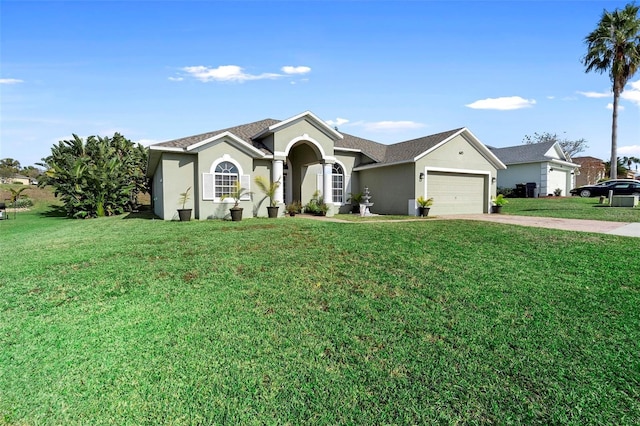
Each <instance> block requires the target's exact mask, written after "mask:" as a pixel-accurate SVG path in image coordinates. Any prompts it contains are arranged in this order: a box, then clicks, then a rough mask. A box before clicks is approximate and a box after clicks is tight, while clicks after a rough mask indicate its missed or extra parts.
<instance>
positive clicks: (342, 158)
mask: <svg viewBox="0 0 640 426" xmlns="http://www.w3.org/2000/svg"><path fill="white" fill-rule="evenodd" d="M336 160H337V161H338V162H339V163H340V165H341V166H342V167H343V168H344V173H345V189H344V203H342V205H341V206H336V209H337V210H338V212H339V213H348V212H350V211H351V201H347V200H349V198H350V197H351V194H352V193H353V194H355V193H358V192H363V191H364V187H361V186H360V174H359V173H358V172H356V173H354V172H353V168H354V167H355V166H356V164H358V163H359V162H360V154H359V153H356V152H354V153H350V152H338V153H336Z"/></svg>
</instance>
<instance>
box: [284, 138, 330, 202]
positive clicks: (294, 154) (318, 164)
mask: <svg viewBox="0 0 640 426" xmlns="http://www.w3.org/2000/svg"><path fill="white" fill-rule="evenodd" d="M287 148H288V149H287V152H286V160H285V166H284V173H283V177H284V181H283V183H284V185H283V188H284V201H285V203H286V204H289V203H291V202H293V201H300V202H301V203H302V204H305V203H306V202H307V201H309V199H311V197H312V196H313V193H314V192H315V191H316V190H318V189H319V190H320V192H321V193H322V194H323V195H324V193H325V191H326V188H327V184H326V182H325V181H326V178H325V168H326V167H327V165H328V170H329V173H331V163H328V162H327V160H326V158H325V157H326V156H325V153H324V152H323V151H322V149H321V148H320V147H319V145H317V144H316V143H314V142H313V141H310V140H298V141H292V143H291V144H290V146H288V147H287ZM328 179H329V186H328V188H329V195H330V194H331V191H330V188H331V186H330V176H329V178H328Z"/></svg>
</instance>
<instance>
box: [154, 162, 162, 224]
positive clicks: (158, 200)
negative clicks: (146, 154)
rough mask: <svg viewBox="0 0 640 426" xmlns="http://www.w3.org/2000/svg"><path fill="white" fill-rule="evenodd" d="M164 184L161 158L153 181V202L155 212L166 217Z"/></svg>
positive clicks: (160, 216)
mask: <svg viewBox="0 0 640 426" xmlns="http://www.w3.org/2000/svg"><path fill="white" fill-rule="evenodd" d="M162 184H163V178H162V160H160V162H159V164H158V166H157V168H156V171H155V173H154V174H153V182H152V183H151V202H152V203H153V213H154V214H155V215H156V216H158V217H159V218H161V219H164V190H163V186H162Z"/></svg>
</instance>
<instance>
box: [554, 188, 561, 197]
mask: <svg viewBox="0 0 640 426" xmlns="http://www.w3.org/2000/svg"><path fill="white" fill-rule="evenodd" d="M553 195H555V196H556V197H559V196H561V195H562V189H560V188H556V189H554V190H553Z"/></svg>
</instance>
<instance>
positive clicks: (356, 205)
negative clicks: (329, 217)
mask: <svg viewBox="0 0 640 426" xmlns="http://www.w3.org/2000/svg"><path fill="white" fill-rule="evenodd" d="M349 195H350V197H349V199H348V200H347V202H351V212H352V213H356V214H358V213H360V203H361V202H362V195H363V194H362V192H355V193H353V192H352V193H351V194H349Z"/></svg>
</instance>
